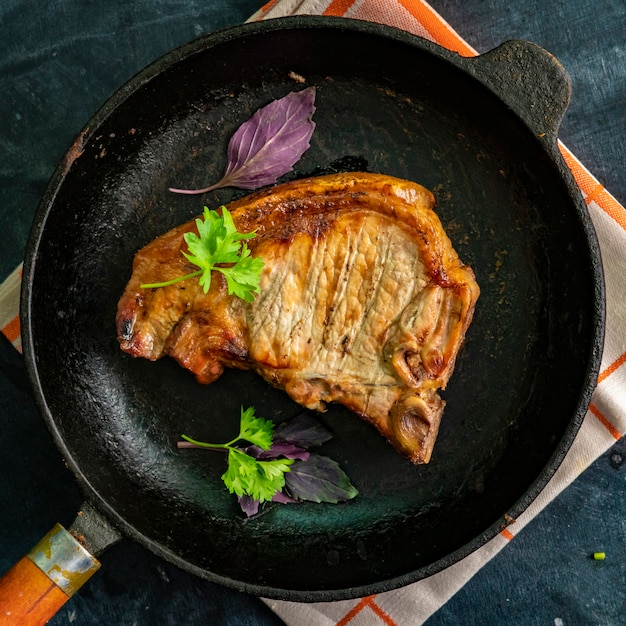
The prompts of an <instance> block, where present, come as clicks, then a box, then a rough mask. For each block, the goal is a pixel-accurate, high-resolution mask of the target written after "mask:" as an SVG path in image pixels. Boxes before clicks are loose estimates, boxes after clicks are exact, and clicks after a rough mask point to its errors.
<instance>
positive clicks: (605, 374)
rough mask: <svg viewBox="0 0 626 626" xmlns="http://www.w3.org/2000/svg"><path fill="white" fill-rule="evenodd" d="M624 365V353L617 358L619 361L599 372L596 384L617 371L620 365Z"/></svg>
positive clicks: (625, 356)
mask: <svg viewBox="0 0 626 626" xmlns="http://www.w3.org/2000/svg"><path fill="white" fill-rule="evenodd" d="M624 363H626V352H624V354H622V356H620V357H619V359H615V361H613V363H611V365H609V366H608V367H607V368H606V369H605V370H604V371H602V372H600V375H599V376H598V384H599V383H601V382H602V381H603V380H606V379H607V378H608V377H609V376H610V375H611V374H612V373H613V372H615V371H616V370H618V369H619V368H620V367H621V366H622V365H624Z"/></svg>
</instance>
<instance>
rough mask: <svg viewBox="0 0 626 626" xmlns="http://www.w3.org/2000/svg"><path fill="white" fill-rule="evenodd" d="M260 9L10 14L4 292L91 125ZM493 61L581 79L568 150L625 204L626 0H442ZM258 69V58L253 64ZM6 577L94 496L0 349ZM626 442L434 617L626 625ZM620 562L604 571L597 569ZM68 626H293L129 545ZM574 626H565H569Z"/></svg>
mask: <svg viewBox="0 0 626 626" xmlns="http://www.w3.org/2000/svg"><path fill="white" fill-rule="evenodd" d="M260 4H262V2H261V1H259V0H237V1H234V0H232V1H230V0H211V1H209V2H206V1H205V2H199V1H196V0H151V1H150V2H148V1H147V0H137V1H134V2H124V1H122V0H101V1H100V2H93V1H91V0H64V1H60V0H54V1H51V2H47V3H34V2H30V1H28V0H3V2H2V3H1V6H0V35H1V37H2V53H1V57H0V232H1V233H2V243H1V244H0V250H1V253H0V280H2V279H3V278H4V277H5V276H6V275H7V274H8V273H9V272H10V271H11V270H12V269H13V268H14V266H15V265H17V263H19V261H20V260H21V258H22V254H23V249H24V245H25V242H26V239H27V235H28V230H29V227H30V222H31V220H32V217H33V215H34V212H35V209H36V206H37V203H38V201H39V198H40V197H41V194H42V193H43V191H44V188H45V186H46V183H47V180H48V178H49V176H50V175H51V173H52V171H53V169H54V167H55V166H56V164H57V162H58V161H59V159H60V158H61V157H62V155H63V154H64V152H65V150H66V149H67V147H68V146H69V144H70V143H71V141H72V140H73V138H74V137H75V135H76V134H77V133H78V131H79V130H80V129H81V128H82V127H83V125H84V124H85V123H86V121H87V120H88V119H89V117H90V115H91V114H92V113H93V112H94V111H96V110H97V109H98V108H99V107H100V105H101V104H102V103H103V102H104V101H105V100H106V99H107V98H108V97H109V96H110V95H111V94H112V93H113V91H115V89H116V88H117V87H119V86H120V85H121V84H122V83H123V82H124V81H125V80H126V79H128V78H129V77H130V76H132V75H133V74H134V73H135V72H137V71H138V70H140V69H141V68H142V67H143V66H145V65H146V64H147V63H149V62H150V61H152V60H154V59H155V58H157V57H158V56H160V55H161V54H163V53H165V52H166V51H167V50H169V49H171V48H172V47H174V46H176V45H178V44H180V43H183V42H185V41H187V40H189V39H192V38H193V37H195V36H198V35H200V34H203V33H206V32H210V31H212V30H215V29H217V28H220V27H222V26H226V25H229V24H234V23H238V22H241V21H243V20H244V19H245V18H246V17H247V16H248V15H249V14H251V13H252V12H253V11H254V10H255V9H256V8H258V6H260ZM432 4H433V6H434V7H435V8H436V9H437V10H438V11H439V12H440V13H441V14H442V15H443V16H444V17H446V18H447V19H448V20H449V21H450V23H451V24H452V25H453V26H454V27H455V28H457V29H458V30H459V32H460V33H462V34H463V35H464V36H465V37H466V38H467V39H468V41H469V42H470V43H471V44H472V45H473V46H474V47H476V48H477V49H478V50H479V51H485V50H488V49H490V48H492V47H494V46H496V45H498V44H499V43H501V42H502V41H505V40H507V39H511V38H523V39H529V40H531V41H535V42H537V43H539V44H540V45H542V46H543V47H545V48H546V49H548V50H549V51H550V52H552V53H553V54H555V55H556V56H557V58H559V60H560V61H561V62H562V63H563V65H564V66H565V67H566V68H567V69H568V71H569V73H570V75H571V77H572V83H573V101H572V105H571V107H570V110H569V112H568V114H567V116H566V118H565V120H564V123H563V126H562V130H561V133H560V136H561V138H562V139H563V141H564V142H565V144H566V145H567V146H568V147H569V148H570V149H571V150H572V151H573V152H574V153H575V154H576V155H577V156H578V157H579V158H580V159H581V160H582V161H583V163H585V165H587V166H588V167H589V168H590V169H591V171H592V172H593V173H594V174H595V175H596V176H597V177H598V178H599V179H600V180H601V182H603V183H604V184H605V185H606V186H607V187H608V189H609V190H610V191H611V192H612V193H613V194H614V195H616V196H617V197H618V199H619V200H620V201H622V202H624V201H626V173H625V170H626V168H625V166H624V164H625V163H626V148H625V135H626V132H625V131H626V3H625V2H624V0H609V1H606V2H597V3H590V2H587V1H586V0H569V1H558V2H557V1H554V2H544V1H543V0H509V1H507V2H504V1H503V0H483V1H480V0H466V1H463V2H461V1H460V0H454V1H453V0H433V2H432ZM251 62H252V63H253V62H254V61H253V60H251ZM0 429H1V431H0V432H1V433H2V435H0V476H2V479H0V545H1V547H2V553H1V556H0V572H2V571H4V570H6V569H7V568H8V567H9V566H10V564H11V563H13V562H14V561H15V560H17V559H18V558H19V557H20V556H21V555H22V554H23V553H24V552H26V551H27V550H28V549H29V548H30V547H31V546H32V544H33V543H34V542H35V541H37V540H38V539H39V537H40V536H41V535H42V534H43V533H44V532H45V531H47V530H48V529H49V527H51V526H52V524H54V522H56V521H60V522H61V523H64V524H69V523H71V521H72V519H73V517H74V513H75V511H76V509H77V508H78V507H79V506H80V494H79V493H78V490H77V488H76V487H75V485H74V481H73V479H72V477H71V475H70V473H69V472H68V471H67V470H66V468H65V467H64V466H63V464H62V462H61V459H60V457H59V455H58V453H57V451H56V449H55V448H54V445H53V444H52V442H51V439H50V437H49V435H48V433H47V431H46V429H45V426H44V424H43V422H42V420H41V419H40V417H39V416H38V414H37V411H36V408H35V407H34V404H33V401H32V398H31V395H30V392H29V390H28V386H27V382H26V378H25V374H24V371H23V367H22V361H21V357H19V355H17V354H16V353H15V352H14V350H13V349H12V347H11V346H10V345H9V344H8V343H7V342H6V341H5V340H4V338H2V337H0ZM624 458H626V444H625V443H624V441H621V442H617V443H616V444H615V446H614V448H613V449H612V450H611V451H609V452H608V453H607V454H605V455H604V456H603V457H601V458H600V459H599V460H598V461H597V462H596V463H595V464H594V465H593V466H592V467H591V468H590V469H589V470H587V471H586V472H585V473H584V474H583V475H582V476H581V477H580V478H579V479H578V480H577V481H576V482H575V483H574V484H573V485H572V486H571V487H570V488H568V489H567V490H566V491H565V492H564V493H563V494H562V495H561V496H560V497H559V498H557V500H556V501H555V502H553V503H552V504H551V505H550V506H549V507H548V508H547V509H546V510H545V511H544V512H542V513H541V514H540V515H539V516H538V517H537V519H536V520H535V521H533V522H532V523H531V524H530V525H529V526H528V527H527V528H526V529H524V530H523V531H522V532H521V533H520V534H519V536H517V537H516V538H515V539H514V540H513V541H512V542H511V543H510V545H508V546H507V547H506V548H505V549H504V550H503V551H502V552H501V553H500V554H499V555H498V556H497V557H496V558H495V559H493V561H492V562H490V563H489V564H488V565H487V566H486V567H485V568H483V569H482V570H481V571H480V572H479V573H478V574H477V575H476V576H475V577H474V578H473V579H472V580H471V581H470V582H469V583H468V584H467V585H466V586H465V587H464V588H463V589H462V590H461V591H460V592H459V593H458V594H457V595H456V596H455V597H454V598H453V599H452V600H451V601H450V602H448V603H447V604H446V605H445V606H444V607H443V608H442V609H441V610H440V611H439V612H438V613H437V614H436V615H434V616H433V617H432V618H431V619H430V620H429V621H428V625H429V626H435V625H437V626H438V625H440V624H468V625H473V624H476V625H488V624H504V623H510V624H523V625H526V624H529V625H531V624H538V625H539V624H542V625H543V624H547V625H550V626H551V625H553V624H559V623H562V624H564V625H574V624H576V625H578V624H582V625H586V624H600V625H602V626H605V625H607V626H608V625H613V624H626V563H625V562H624V555H625V547H626V501H625V499H624V497H623V494H624V488H625V486H626V485H625V482H626V464H622V461H623V459H624ZM597 550H601V551H604V552H606V554H607V558H606V560H605V561H602V562H597V561H594V560H593V559H592V558H591V554H592V553H593V552H594V551H597ZM102 561H103V565H104V567H103V570H102V571H101V572H100V573H99V574H98V575H97V576H96V577H94V579H92V581H91V582H90V583H89V584H88V585H87V586H86V587H85V588H84V589H83V590H82V591H81V592H80V593H79V594H78V595H77V596H76V597H74V598H73V599H72V601H71V603H70V604H68V605H67V607H66V608H64V609H63V611H62V612H61V614H60V615H59V616H57V617H56V618H55V620H54V621H53V622H52V623H55V624H68V623H72V624H77V625H79V626H82V625H91V624H138V625H142V624H146V625H147V624H155V623H158V624H185V623H190V624H200V623H202V624H218V625H219V624H225V625H226V624H227V625H235V624H248V625H252V626H254V625H255V624H280V623H281V622H280V620H278V619H277V618H276V617H275V616H274V615H273V614H272V613H271V612H270V611H269V610H268V609H267V608H266V607H265V606H264V605H263V604H262V603H261V602H260V601H258V600H257V599H254V598H250V597H248V596H245V595H242V594H238V593H235V592H232V591H228V590H224V589H221V588H218V587H216V586H214V585H212V584H209V583H206V582H205V581H202V580H199V579H197V578H194V577H192V576H190V575H188V574H186V573H184V572H181V571H180V570H178V569H176V568H175V567H173V566H171V565H169V564H167V563H164V562H163V561H161V560H159V559H157V558H156V557H154V556H152V555H151V554H149V553H148V552H146V551H145V550H144V549H143V548H141V547H139V546H137V545H135V544H133V543H131V542H129V541H124V542H122V543H121V544H119V545H118V546H116V547H114V548H112V549H110V550H109V551H107V552H106V553H105V554H104V555H103V557H102ZM559 620H560V621H559Z"/></svg>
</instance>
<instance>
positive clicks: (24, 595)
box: [0, 505, 121, 626]
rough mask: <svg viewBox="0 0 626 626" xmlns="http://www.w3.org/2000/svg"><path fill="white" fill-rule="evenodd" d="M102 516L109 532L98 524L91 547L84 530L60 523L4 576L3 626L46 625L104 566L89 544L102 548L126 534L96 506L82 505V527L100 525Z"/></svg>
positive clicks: (0, 586)
mask: <svg viewBox="0 0 626 626" xmlns="http://www.w3.org/2000/svg"><path fill="white" fill-rule="evenodd" d="M96 516H97V517H96ZM85 518H86V519H85ZM97 518H99V520H98V519H97ZM100 520H102V521H103V522H104V529H105V532H104V534H103V531H102V528H100V527H99V526H98V528H100V530H99V531H98V532H97V533H96V536H95V539H92V544H91V545H89V540H88V539H87V538H86V536H85V535H84V534H83V532H77V531H75V530H73V531H72V532H70V531H68V530H66V529H65V528H63V526H61V524H55V525H54V527H53V528H52V529H51V530H50V532H48V533H47V534H46V535H45V537H44V538H43V539H42V540H41V541H39V543H37V545H35V547H34V548H33V549H32V550H31V551H30V552H29V553H28V554H27V555H26V556H25V557H23V558H22V559H20V560H19V561H18V562H17V563H16V564H15V565H14V566H13V567H12V568H11V569H10V570H9V571H8V572H7V573H6V574H5V575H4V576H3V577H2V578H0V625H2V626H4V625H5V624H6V625H7V626H8V625H9V624H21V625H23V626H38V625H39V624H46V623H47V622H48V620H50V619H51V618H52V617H53V616H54V615H55V614H56V613H57V611H59V609H60V608H61V607H62V606H63V605H64V604H65V603H66V602H67V601H68V600H69V599H70V598H71V597H72V595H73V594H74V593H75V592H76V591H78V589H80V588H81V587H82V586H83V585H84V584H85V583H86V582H87V580H89V578H91V576H92V575H93V574H95V573H96V572H97V571H98V569H100V562H99V561H98V559H96V557H95V556H94V555H93V554H92V552H90V550H88V549H87V547H85V544H86V543H87V545H89V547H90V548H92V549H93V548H94V547H95V548H96V549H99V550H100V551H101V550H103V549H104V548H105V547H108V545H111V544H112V543H115V542H116V541H118V540H119V539H121V535H119V533H117V531H115V530H114V529H112V527H110V526H108V523H107V522H106V521H104V520H103V518H102V517H101V516H100V514H99V513H97V511H95V509H93V507H91V506H90V505H85V506H83V507H82V509H81V512H80V513H79V515H78V517H77V518H76V522H75V523H74V526H76V527H78V528H80V529H81V531H82V530H83V529H84V528H85V527H89V526H91V525H94V524H96V525H97V524H98V521H100ZM74 526H73V527H72V528H74ZM107 527H108V528H107ZM109 530H111V532H108V531H109ZM105 536H106V537H107V539H106V540H104V537H105ZM105 544H106V545H105Z"/></svg>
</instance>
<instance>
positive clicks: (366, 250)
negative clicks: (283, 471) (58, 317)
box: [117, 173, 479, 463]
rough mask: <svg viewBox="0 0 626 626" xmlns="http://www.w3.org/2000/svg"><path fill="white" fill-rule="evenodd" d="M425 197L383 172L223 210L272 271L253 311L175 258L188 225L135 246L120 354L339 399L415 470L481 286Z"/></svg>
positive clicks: (284, 190)
mask: <svg viewBox="0 0 626 626" xmlns="http://www.w3.org/2000/svg"><path fill="white" fill-rule="evenodd" d="M433 205H434V198H433V196H432V194H431V193H430V192H429V191H428V190H427V189H425V188H424V187H422V186H420V185H417V184H415V183H412V182H408V181H404V180H400V179H397V178H392V177H389V176H384V175H377V174H363V173H349V174H337V175H330V176H321V177H317V178H309V179H305V180H298V181H295V182H291V183H287V184H284V185H280V186H276V187H272V188H270V189H267V190H264V191H261V192H258V193H254V194H252V195H249V196H247V197H245V198H243V199H241V200H238V201H236V202H233V203H231V204H230V205H229V206H228V209H229V211H230V212H231V214H232V217H233V220H234V222H235V225H236V226H237V229H238V230H239V231H240V232H249V231H256V233H257V236H256V238H255V239H251V240H249V241H248V245H249V247H250V249H251V251H252V254H253V256H261V257H262V258H263V261H264V262H265V267H264V269H263V273H262V276H261V293H260V295H258V296H257V297H256V298H255V300H254V302H252V303H246V302H244V301H243V300H241V299H239V298H237V297H235V296H229V295H228V293H227V289H226V281H225V280H224V279H223V276H222V275H221V274H219V273H216V272H214V275H213V280H212V282H211V288H210V290H209V292H208V293H207V294H204V293H203V291H202V288H201V287H200V286H199V285H198V279H197V278H191V279H187V280H185V281H183V282H180V283H177V284H174V285H170V286H168V287H160V288H155V289H142V288H141V287H140V285H141V284H144V283H154V282H162V281H167V280H170V279H172V278H175V277H177V276H182V275H185V274H187V273H189V272H191V271H194V270H195V269H197V268H196V267H195V266H193V265H191V264H190V263H189V262H188V261H187V260H186V259H185V258H184V256H183V255H182V254H181V250H186V249H187V248H186V244H185V242H184V240H183V234H184V233H185V232H188V231H194V232H197V230H196V227H195V223H194V221H190V222H188V223H187V224H183V225H182V226H180V227H178V228H175V229H173V230H171V231H170V232H168V233H166V234H164V235H162V236H161V237H159V238H157V239H156V240H155V241H153V242H152V243H150V244H149V245H147V246H146V247H144V248H143V249H142V250H140V251H139V252H138V253H137V255H136V257H135V260H134V263H133V273H132V276H131V279H130V281H129V283H128V285H127V287H126V290H125V292H124V294H123V296H122V298H121V300H120V302H119V306H118V314H117V331H118V336H119V342H120V345H121V347H122V350H124V351H125V352H128V353H129V354H131V355H133V356H137V357H144V358H147V359H152V360H154V359H158V358H160V357H162V356H163V355H169V356H171V357H173V358H175V359H176V360H177V361H178V362H179V363H180V364H181V365H182V366H183V367H186V368H187V369H189V370H191V371H192V372H193V373H194V374H195V375H196V377H197V379H198V380H199V381H200V382H202V383H211V382H213V381H214V380H216V379H217V378H218V377H219V376H220V374H221V373H222V372H223V370H224V367H235V368H241V369H254V370H256V371H257V372H258V373H259V374H260V375H261V376H263V378H265V379H266V380H267V381H269V382H270V383H272V384H273V385H274V386H276V387H278V388H280V389H283V390H284V391H286V392H287V393H288V394H289V396H291V398H293V399H294V400H295V401H296V402H298V403H300V404H301V405H303V406H305V407H307V408H309V409H315V410H318V411H323V410H324V409H325V406H326V404H327V403H329V402H339V403H341V404H343V405H345V406H346V407H348V408H350V409H351V410H352V411H354V412H355V413H357V414H358V415H360V416H361V417H363V418H364V419H366V420H367V421H368V422H370V423H371V424H373V425H374V426H375V427H376V428H377V429H378V430H379V431H380V433H381V434H382V435H384V436H385V437H386V438H387V439H388V440H389V442H390V443H391V444H392V445H393V446H395V448H396V449H397V450H398V451H399V452H401V453H402V454H404V455H406V456H407V457H408V458H409V459H410V460H411V461H412V462H413V463H427V462H428V461H429V459H430V456H431V453H432V450H433V446H434V443H435V438H436V435H437V431H438V428H439V423H440V420H441V414H442V411H443V408H444V402H443V401H442V400H441V398H440V397H439V394H438V390H439V389H443V388H444V387H445V386H446V383H447V381H448V379H449V378H450V376H451V374H452V370H453V368H454V363H455V359H456V356H457V353H458V351H459V348H460V347H461V344H462V341H463V338H464V335H465V332H466V330H467V328H468V326H469V324H470V322H471V319H472V315H473V312H474V306H475V303H476V299H477V298H478V294H479V288H478V285H477V283H476V281H475V279H474V274H473V272H472V270H471V269H470V268H469V267H467V266H465V265H463V264H462V263H461V262H460V261H459V258H458V256H457V254H456V252H455V251H454V249H453V248H452V244H451V243H450V240H449V239H448V237H447V236H446V234H445V232H444V230H443V228H442V226H441V223H440V222H439V219H438V217H437V215H436V214H435V213H434V212H433V210H432V207H433Z"/></svg>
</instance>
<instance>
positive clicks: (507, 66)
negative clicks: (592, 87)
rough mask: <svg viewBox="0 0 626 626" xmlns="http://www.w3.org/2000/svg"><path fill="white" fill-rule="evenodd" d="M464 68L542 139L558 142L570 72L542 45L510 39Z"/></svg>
mask: <svg viewBox="0 0 626 626" xmlns="http://www.w3.org/2000/svg"><path fill="white" fill-rule="evenodd" d="M461 63H464V64H465V69H466V70H467V71H468V72H469V73H470V74H472V75H473V76H475V77H476V78H477V79H478V80H480V81H481V82H482V83H484V84H485V85H487V87H489V89H491V90H492V91H493V92H494V93H496V95H498V96H499V97H500V99H501V100H503V101H504V102H505V103H506V104H508V106H509V107H511V109H513V111H515V113H516V114H517V115H518V116H519V117H521V118H522V119H523V120H524V121H525V122H526V124H527V125H528V126H529V127H530V128H531V130H533V132H534V133H535V134H536V135H537V137H539V138H540V139H546V140H548V141H556V138H557V133H558V130H559V126H560V125H561V121H562V119H563V116H564V115H565V112H566V110H567V107H568V106H569V103H570V98H571V94H572V84H571V79H570V77H569V74H568V73H567V71H566V70H565V68H564V67H563V66H562V65H561V64H560V63H559V61H558V60H557V59H556V58H555V57H554V56H553V55H552V54H550V53H549V52H548V51H547V50H544V49H543V48H542V47H541V46H538V45H537V44H534V43H531V42H529V41H517V40H512V41H507V42H505V43H503V44H502V45H500V46H498V47H497V48H494V49H493V50H491V51H489V52H485V53H484V54H481V55H479V56H477V57H472V58H463V59H462V61H461Z"/></svg>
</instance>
